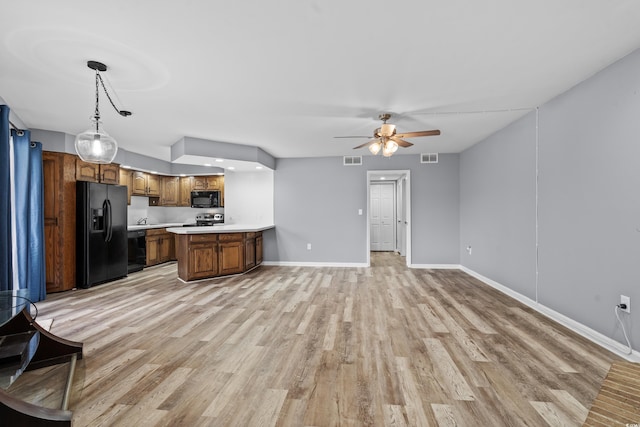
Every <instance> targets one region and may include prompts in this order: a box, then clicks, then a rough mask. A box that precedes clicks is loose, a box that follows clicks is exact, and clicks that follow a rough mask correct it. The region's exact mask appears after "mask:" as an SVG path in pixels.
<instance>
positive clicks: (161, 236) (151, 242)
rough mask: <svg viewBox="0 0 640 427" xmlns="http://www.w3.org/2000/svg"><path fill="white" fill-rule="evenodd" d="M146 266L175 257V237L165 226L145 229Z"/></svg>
mask: <svg viewBox="0 0 640 427" xmlns="http://www.w3.org/2000/svg"><path fill="white" fill-rule="evenodd" d="M146 245H147V248H146V250H147V264H146V265H147V267H150V266H152V265H156V264H162V263H163V262H167V261H173V260H175V259H176V250H175V237H174V235H173V234H172V233H168V232H167V230H166V229H165V228H152V229H149V230H147V236H146Z"/></svg>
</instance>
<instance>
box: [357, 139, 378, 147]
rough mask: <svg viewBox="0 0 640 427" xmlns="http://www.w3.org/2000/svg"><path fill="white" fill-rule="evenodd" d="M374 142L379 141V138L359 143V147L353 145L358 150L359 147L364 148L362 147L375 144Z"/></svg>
mask: <svg viewBox="0 0 640 427" xmlns="http://www.w3.org/2000/svg"><path fill="white" fill-rule="evenodd" d="M374 142H378V140H377V139H372V140H371V141H369V142H365V143H364V144H360V145H358V146H357V147H353V149H354V150H357V149H358V148H362V147H366V146H368V145H371V144H373V143H374Z"/></svg>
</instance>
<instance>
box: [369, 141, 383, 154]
mask: <svg viewBox="0 0 640 427" xmlns="http://www.w3.org/2000/svg"><path fill="white" fill-rule="evenodd" d="M381 146H382V144H380V141H376V142H374V143H373V144H371V145H370V146H369V151H371V154H373V155H374V156H375V155H376V154H378V153H379V152H380V148H382V147H381Z"/></svg>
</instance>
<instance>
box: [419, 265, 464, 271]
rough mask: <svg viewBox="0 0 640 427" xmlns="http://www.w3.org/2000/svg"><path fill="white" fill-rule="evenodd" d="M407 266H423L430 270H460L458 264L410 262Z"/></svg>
mask: <svg viewBox="0 0 640 427" xmlns="http://www.w3.org/2000/svg"><path fill="white" fill-rule="evenodd" d="M409 268H425V269H431V270H460V264H411V265H410V266H409Z"/></svg>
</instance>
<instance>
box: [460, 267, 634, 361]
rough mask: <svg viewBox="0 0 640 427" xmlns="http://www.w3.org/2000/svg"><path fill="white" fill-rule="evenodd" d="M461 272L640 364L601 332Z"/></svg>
mask: <svg viewBox="0 0 640 427" xmlns="http://www.w3.org/2000/svg"><path fill="white" fill-rule="evenodd" d="M460 270H462V271H464V272H465V273H467V274H468V275H470V276H473V277H475V278H476V279H478V280H480V281H481V282H484V283H486V284H487V285H489V286H491V287H492V288H494V289H496V290H498V291H500V292H502V293H503V294H505V295H508V296H510V297H511V298H513V299H516V300H518V301H520V302H521V303H523V304H524V305H526V306H527V307H531V308H532V309H534V310H536V311H537V312H538V313H540V314H542V315H544V316H546V317H548V318H549V319H551V320H553V321H555V322H557V323H559V324H561V325H563V326H565V327H567V328H569V329H570V330H572V331H573V332H575V333H577V334H580V335H582V336H583V337H585V338H586V339H588V340H589V341H591V342H593V343H595V344H597V345H599V346H600V347H603V348H605V349H607V350H609V351H611V352H612V353H615V354H616V355H618V356H620V357H623V358H624V359H626V360H628V361H630V362H640V353H639V352H637V351H635V350H632V352H631V354H627V352H628V351H629V348H628V347H627V346H625V345H622V344H621V343H619V342H618V341H616V340H614V339H612V338H609V337H608V336H606V335H603V334H601V333H600V332H598V331H596V330H594V329H591V328H589V327H588V326H585V325H583V324H582V323H580V322H577V321H575V320H573V319H571V318H569V317H567V316H565V315H564V314H561V313H558V312H557V311H555V310H552V309H550V308H549V307H546V306H544V305H542V304H540V303H538V302H537V301H534V300H532V299H531V298H529V297H526V296H524V295H522V294H520V293H518V292H516V291H514V290H513V289H510V288H508V287H506V286H504V285H501V284H500V283H498V282H496V281H493V280H491V279H489V278H487V277H484V276H483V275H481V274H478V273H476V272H475V271H473V270H471V269H469V268H467V267H464V266H460Z"/></svg>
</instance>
